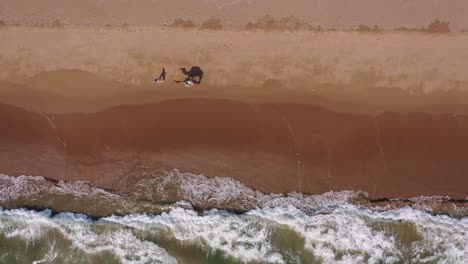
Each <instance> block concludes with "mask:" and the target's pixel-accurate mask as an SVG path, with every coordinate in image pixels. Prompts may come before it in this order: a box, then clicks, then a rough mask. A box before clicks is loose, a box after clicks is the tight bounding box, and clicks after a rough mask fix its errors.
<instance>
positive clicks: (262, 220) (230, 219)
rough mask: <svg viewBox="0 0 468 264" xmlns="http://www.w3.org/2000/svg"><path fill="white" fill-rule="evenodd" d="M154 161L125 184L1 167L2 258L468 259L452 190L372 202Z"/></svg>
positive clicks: (462, 216) (464, 221)
mask: <svg viewBox="0 0 468 264" xmlns="http://www.w3.org/2000/svg"><path fill="white" fill-rule="evenodd" d="M146 172H148V170H147V171H146ZM138 173H139V174H142V173H143V172H138ZM148 173H150V174H151V177H150V178H144V179H141V180H139V181H138V182H136V183H134V184H133V183H132V184H133V187H132V186H130V185H131V184H129V182H128V181H126V180H125V179H123V180H122V181H121V182H120V183H119V184H121V185H123V186H125V189H128V190H129V192H128V193H125V194H122V193H111V192H109V191H108V190H103V189H100V188H98V187H94V186H92V185H90V184H89V183H86V182H62V181H60V182H53V181H48V180H47V179H44V178H43V177H38V176H21V177H11V176H7V175H0V263H91V264H92V263H195V264H196V263H200V264H201V263H468V217H467V213H466V210H465V209H464V208H462V207H460V208H457V206H455V205H453V204H452V205H451V206H449V207H447V206H446V204H445V202H446V201H447V200H446V199H445V198H443V197H432V198H431V197H418V198H414V199H411V203H408V206H407V205H405V204H403V206H401V204H402V203H401V201H400V202H399V204H400V206H392V203H391V202H389V203H387V204H386V205H382V204H378V205H373V206H371V205H369V204H362V203H356V202H355V199H357V198H362V193H359V192H353V191H342V192H329V193H325V194H322V195H303V194H299V193H291V194H288V195H282V194H263V193H260V192H258V191H254V190H252V189H250V188H248V187H246V186H245V185H243V184H242V183H240V182H238V181H236V180H233V179H230V178H222V177H214V178H210V177H205V176H203V175H195V174H190V173H180V172H178V171H177V170H173V171H170V172H166V173H159V174H158V173H156V172H154V171H149V172H148ZM131 178H133V176H132V177H131ZM127 180H129V179H127ZM170 201H172V202H170ZM158 202H160V203H159V204H158ZM161 202H162V203H161ZM441 205H444V206H445V207H447V208H449V210H448V211H447V212H446V213H445V214H440V213H438V212H436V211H435V210H434V208H436V209H437V208H439V207H440V206H441ZM1 206H3V208H2V207H1ZM21 207H24V208H21ZM26 207H27V208H29V209H27V208H26ZM445 207H444V208H445ZM7 208H9V209H7ZM31 208H36V209H35V210H32V209H31ZM45 208H52V209H53V210H50V209H45ZM210 208H224V210H223V209H210ZM71 212H74V213H71ZM80 212H81V213H80ZM82 213H86V214H82ZM113 213H116V214H118V215H114V214H113Z"/></svg>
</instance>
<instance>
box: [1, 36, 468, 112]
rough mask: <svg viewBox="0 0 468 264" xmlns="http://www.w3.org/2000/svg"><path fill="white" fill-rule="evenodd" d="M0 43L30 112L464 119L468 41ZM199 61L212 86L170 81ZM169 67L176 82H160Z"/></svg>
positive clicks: (5, 75)
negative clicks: (242, 105) (193, 106)
mask: <svg viewBox="0 0 468 264" xmlns="http://www.w3.org/2000/svg"><path fill="white" fill-rule="evenodd" d="M0 38H1V39H2V42H1V43H0V78H1V79H3V80H4V81H2V82H1V90H0V92H1V93H0V96H1V97H0V98H2V100H3V101H4V102H7V103H12V104H17V105H21V102H20V101H21V98H22V97H23V96H25V95H28V96H29V95H31V94H37V93H38V91H39V94H38V95H37V96H35V97H37V98H41V97H45V98H43V99H39V102H36V101H35V100H34V99H29V100H27V103H26V105H25V103H23V104H22V105H21V106H23V107H25V106H27V104H30V107H32V108H33V109H39V110H42V111H49V112H60V111H86V110H88V111H89V110H91V111H95V110H98V109H101V108H103V107H108V106H111V105H118V104H121V103H140V102H154V101H160V100H164V99H167V98H175V97H176V98H180V97H185V96H195V97H215V98H229V99H236V100H246V101H255V102H258V101H274V102H298V103H317V102H318V101H319V102H322V103H324V104H325V105H326V106H328V107H332V108H334V109H337V110H340V111H352V110H356V111H360V110H362V111H377V110H380V111H383V110H387V111H388V110H390V111H391V110H395V111H426V112H433V111H435V112H454V113H460V112H461V113H466V112H467V111H466V109H465V108H466V103H467V102H468V97H467V96H466V94H465V93H466V91H467V90H468V76H467V75H466V72H467V70H468V53H466V45H467V44H468V35H467V34H463V33H453V34H442V35H435V34H425V33H396V32H385V33H357V32H325V33H324V32H322V33H313V32H294V33H291V32H289V33H288V32H283V33H279V32H269V33H262V32H244V31H216V32H210V31H197V30H160V29H155V28H151V27H132V28H131V29H130V31H118V30H108V29H102V28H101V29H96V28H88V27H70V28H65V29H61V30H54V29H37V28H33V29H27V28H24V27H10V28H8V29H6V30H1V31H0ZM191 65H200V66H201V67H202V68H203V69H204V71H205V78H204V81H203V85H202V86H198V87H195V88H196V89H191V90H190V91H187V89H183V88H184V87H183V86H182V85H180V84H179V85H177V84H175V83H172V80H181V79H183V78H184V75H182V73H181V72H180V70H179V67H182V66H185V67H190V66H191ZM162 67H165V68H166V70H167V74H168V80H169V81H168V82H166V83H164V84H163V85H156V84H155V83H154V78H155V76H157V75H158V74H159V71H160V69H161V68H162ZM12 83H13V84H12ZM22 91H25V92H24V93H21V92H22ZM460 91H462V92H461V93H459V92H460ZM40 94H42V95H40ZM44 94H47V95H46V96H44ZM47 98H51V100H50V101H51V102H52V103H51V104H48V103H47ZM319 98H320V99H319ZM324 98H325V99H324ZM330 101H333V102H335V103H334V104H326V103H325V102H330ZM18 102H20V103H18ZM338 102H339V104H338ZM47 105H48V107H47ZM67 106H68V107H67ZM379 106H380V107H379Z"/></svg>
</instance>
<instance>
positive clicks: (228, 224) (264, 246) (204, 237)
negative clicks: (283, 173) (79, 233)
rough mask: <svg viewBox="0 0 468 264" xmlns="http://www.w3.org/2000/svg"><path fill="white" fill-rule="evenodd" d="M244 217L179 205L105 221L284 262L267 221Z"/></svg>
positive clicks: (249, 257) (229, 252) (251, 258)
mask: <svg viewBox="0 0 468 264" xmlns="http://www.w3.org/2000/svg"><path fill="white" fill-rule="evenodd" d="M244 218H245V217H242V216H236V215H232V214H229V213H226V212H225V211H219V210H216V209H214V210H211V211H210V212H208V213H207V214H205V215H203V216H200V215H197V213H196V212H194V211H191V210H186V209H182V208H178V209H175V210H173V211H171V212H170V213H163V214H162V215H160V216H148V215H130V216H125V217H116V216H113V217H108V218H106V219H105V220H106V221H110V222H115V223H119V224H123V225H125V226H131V227H132V228H135V229H139V230H142V231H150V230H157V229H158V228H159V229H160V228H161V227H163V228H165V229H168V230H170V232H171V234H172V235H173V236H174V237H175V238H176V239H177V240H179V241H185V242H190V243H195V244H198V245H201V246H203V247H205V248H208V249H209V250H220V251H222V252H224V253H225V254H227V255H229V256H232V257H234V258H236V259H237V260H240V261H243V262H252V261H257V262H259V261H262V262H267V263H284V259H283V257H282V256H281V254H279V253H278V252H275V251H274V249H273V248H272V246H271V244H270V243H269V240H270V231H271V230H270V228H267V227H265V223H262V222H257V221H252V220H247V221H246V219H244Z"/></svg>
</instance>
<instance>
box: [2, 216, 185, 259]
mask: <svg viewBox="0 0 468 264" xmlns="http://www.w3.org/2000/svg"><path fill="white" fill-rule="evenodd" d="M0 217H1V219H2V222H4V225H3V226H2V228H1V230H0V231H2V232H3V233H4V234H5V236H6V237H20V238H22V239H25V240H26V241H28V242H34V241H36V240H38V239H40V238H41V236H42V235H43V234H44V233H45V232H46V231H48V230H52V229H53V230H56V231H59V232H60V233H61V234H62V235H64V236H65V237H66V238H68V240H70V241H71V242H72V244H73V247H75V248H77V249H80V250H83V251H84V252H86V253H87V254H95V253H99V252H103V251H109V252H112V253H114V255H116V256H117V257H118V258H119V259H120V260H121V261H122V263H135V264H136V263H164V264H166V263H177V261H176V259H175V258H173V257H172V256H170V255H169V254H168V253H167V252H166V251H165V250H164V249H162V248H160V247H158V246H157V245H156V244H154V243H151V242H149V241H142V240H139V239H138V238H137V237H135V235H134V234H133V233H132V232H131V231H129V230H125V229H119V230H116V231H106V232H102V233H96V232H95V231H93V229H92V225H93V224H96V223H94V222H93V221H91V220H90V219H89V218H87V217H86V216H84V215H79V214H72V213H61V214H58V215H57V216H54V217H51V212H50V211H48V210H46V211H43V212H34V211H30V210H24V209H15V210H1V209H0ZM9 230H10V231H9ZM52 252H53V251H52ZM50 254H52V255H51V256H49V255H50ZM51 257H54V253H51V251H49V253H48V254H47V255H46V257H45V258H44V259H47V258H51ZM38 263H40V262H38Z"/></svg>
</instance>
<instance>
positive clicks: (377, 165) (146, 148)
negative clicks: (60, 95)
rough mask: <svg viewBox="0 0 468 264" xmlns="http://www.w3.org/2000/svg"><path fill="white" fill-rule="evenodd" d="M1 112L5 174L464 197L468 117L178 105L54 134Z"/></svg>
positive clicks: (103, 116)
mask: <svg viewBox="0 0 468 264" xmlns="http://www.w3.org/2000/svg"><path fill="white" fill-rule="evenodd" d="M2 109H3V110H2V112H3V114H2V123H3V124H5V127H9V128H10V130H7V131H6V132H2V147H3V148H5V149H4V150H3V151H2V159H1V160H2V170H3V171H4V173H6V174H8V175H20V174H27V175H42V176H45V177H49V178H55V179H64V180H87V181H90V182H91V183H93V184H96V185H98V186H103V187H108V188H116V189H118V188H119V186H118V184H116V182H118V181H119V180H120V179H122V178H123V177H125V176H126V175H128V174H131V173H132V170H133V169H135V168H136V167H138V166H142V165H144V166H148V167H150V168H162V169H172V168H177V169H180V170H181V171H187V172H191V173H201V174H205V175H207V176H224V177H232V178H235V179H238V180H240V181H241V182H242V183H244V184H246V185H247V186H248V187H251V188H253V189H258V190H260V191H262V192H264V193H270V192H282V193H288V192H292V191H297V192H304V193H313V194H319V193H324V192H327V191H331V190H334V191H337V190H363V191H366V192H368V193H369V194H370V197H371V198H391V197H414V196H419V195H428V196H432V195H448V196H450V197H452V198H458V199H464V198H466V196H467V193H466V188H465V186H466V184H467V183H468V182H467V181H466V177H465V175H466V172H467V171H468V167H467V163H466V159H467V154H468V141H467V139H466V136H465V135H466V134H467V133H468V123H467V122H468V121H467V120H468V118H467V117H466V116H454V115H429V114H422V113H413V114H399V113H385V114H381V115H378V116H375V117H374V116H369V115H356V114H347V113H339V112H334V111H330V110H327V109H324V108H322V107H319V106H313V105H292V104H246V103H242V102H234V101H227V100H209V99H180V100H171V101H166V102H162V103H160V104H147V105H129V106H120V107H115V108H111V109H107V110H105V111H101V112H97V113H94V114H61V115H55V116H50V117H49V118H50V120H51V121H52V122H53V125H54V126H55V128H54V127H53V126H52V124H51V123H49V121H48V120H47V119H46V118H44V117H43V116H41V115H38V114H35V113H30V112H24V111H23V110H20V109H17V108H12V107H9V106H3V107H2ZM8 146H9V147H8ZM20 152H22V154H21V155H16V154H15V155H12V153H13V154H14V153H20ZM19 157H21V159H22V166H20V167H18V166H17V165H18V164H17V162H14V161H17V160H18V158H19Z"/></svg>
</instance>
